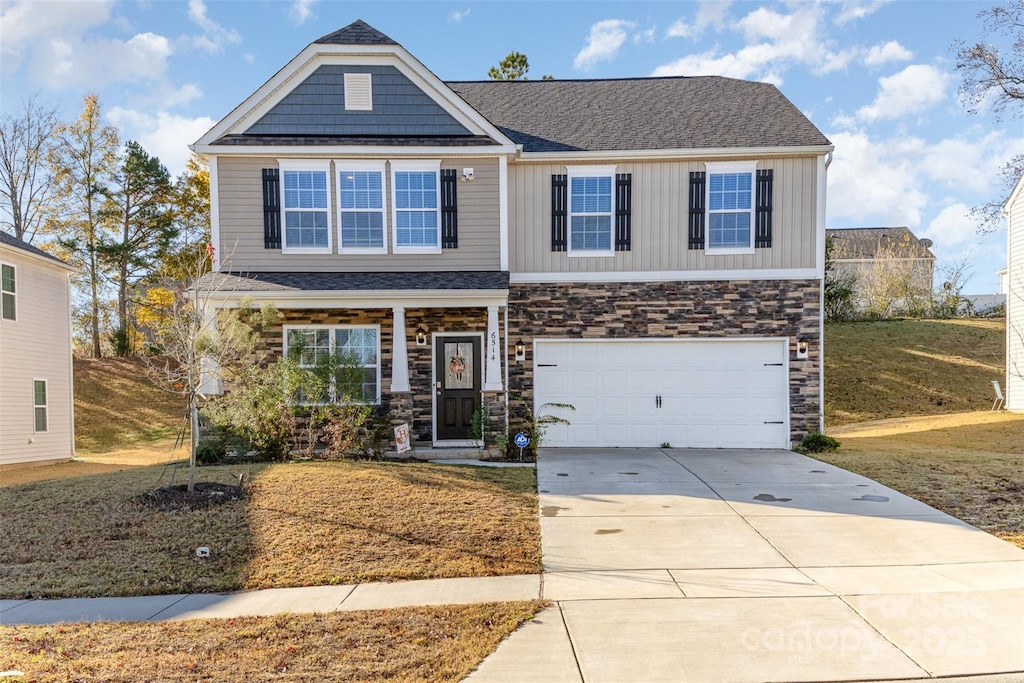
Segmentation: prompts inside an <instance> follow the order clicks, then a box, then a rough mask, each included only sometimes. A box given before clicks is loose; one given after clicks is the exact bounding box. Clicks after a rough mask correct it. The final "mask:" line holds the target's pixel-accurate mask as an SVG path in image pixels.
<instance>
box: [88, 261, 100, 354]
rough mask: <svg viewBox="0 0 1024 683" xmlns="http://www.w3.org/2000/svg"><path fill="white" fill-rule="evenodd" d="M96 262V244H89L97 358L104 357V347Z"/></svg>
mask: <svg viewBox="0 0 1024 683" xmlns="http://www.w3.org/2000/svg"><path fill="white" fill-rule="evenodd" d="M97 268H98V266H97V264H96V245H95V244H90V246H89V284H90V285H92V355H93V356H95V357H96V358H102V357H103V349H101V348H100V293H99V287H98V284H97V280H99V272H98V271H97Z"/></svg>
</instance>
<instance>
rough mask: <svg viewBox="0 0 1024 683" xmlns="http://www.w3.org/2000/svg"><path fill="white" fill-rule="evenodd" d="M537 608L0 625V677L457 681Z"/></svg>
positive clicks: (524, 605) (505, 606)
mask: <svg viewBox="0 0 1024 683" xmlns="http://www.w3.org/2000/svg"><path fill="white" fill-rule="evenodd" d="M541 607H543V603H541V602H511V603H489V604H477V605H457V606H445V607H414V608H405V609H392V610H386V611H384V610H382V611H373V612H333V613H329V614H320V615H281V616H275V617H250V618H244V619H243V618H240V619H201V620H193V621H178V622H165V623H131V624H123V623H109V622H107V623H98V624H88V623H86V624H58V625H54V626H0V642H2V643H3V645H2V646H0V670H17V671H22V672H24V674H25V678H24V679H22V678H21V677H17V679H16V680H32V681H69V680H76V681H78V680H102V681H142V680H144V681H182V680H192V681H196V680H203V681H206V680H211V681H212V680H215V681H225V682H228V683H232V682H237V683H241V682H247V681H262V680H270V679H273V680H332V681H371V680H393V681H458V680H461V679H462V678H463V677H464V676H465V675H466V674H468V673H469V672H470V671H472V670H473V669H474V668H475V667H476V666H477V664H478V663H479V662H480V661H481V660H482V659H483V658H484V657H485V656H487V655H488V654H489V653H490V652H491V651H493V650H494V648H496V647H497V646H498V643H500V642H501V640H502V639H503V638H505V637H506V636H507V635H508V634H510V633H511V632H512V631H514V630H515V629H516V628H517V627H518V626H519V625H520V624H522V623H523V622H524V621H526V620H528V619H530V618H531V617H532V616H533V615H534V614H535V613H536V612H537V611H538V610H539V609H540V608H541Z"/></svg>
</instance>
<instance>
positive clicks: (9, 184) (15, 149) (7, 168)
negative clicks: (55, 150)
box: [0, 96, 58, 242]
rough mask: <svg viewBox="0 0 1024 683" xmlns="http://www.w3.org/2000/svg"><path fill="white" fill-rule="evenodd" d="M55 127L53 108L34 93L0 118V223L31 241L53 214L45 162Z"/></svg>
mask: <svg viewBox="0 0 1024 683" xmlns="http://www.w3.org/2000/svg"><path fill="white" fill-rule="evenodd" d="M57 126H58V119H57V111H56V109H54V108H52V107H49V106H46V105H43V104H41V103H40V102H39V101H38V100H37V99H36V96H33V97H31V98H29V99H28V100H26V101H24V102H22V105H21V110H20V111H19V112H17V113H12V114H4V115H3V117H2V118H0V211H2V214H3V219H2V222H0V225H3V226H4V227H5V228H8V229H9V230H10V231H11V232H13V233H14V236H15V237H17V238H18V239H20V240H25V241H26V242H31V241H32V239H33V238H34V237H35V235H36V233H37V232H39V230H40V229H41V228H42V227H43V226H44V225H45V224H46V222H47V221H48V220H51V219H52V218H53V216H54V214H55V213H56V210H57V207H56V204H57V194H56V192H54V187H53V184H52V183H51V182H50V172H49V166H48V165H47V163H46V159H47V156H48V154H49V153H50V149H51V147H52V145H53V141H54V137H55V135H56V130H57Z"/></svg>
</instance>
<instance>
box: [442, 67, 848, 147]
mask: <svg viewBox="0 0 1024 683" xmlns="http://www.w3.org/2000/svg"><path fill="white" fill-rule="evenodd" d="M447 85H448V86H449V87H450V88H451V89H452V90H454V91H455V92H456V93H458V94H459V95H460V96H461V97H462V98H463V99H464V100H466V102H468V103H469V104H470V105H471V106H472V107H473V108H475V109H476V110H477V111H478V112H480V113H481V114H482V115H483V116H484V117H485V118H486V119H488V120H489V121H490V122H491V123H493V124H494V125H495V126H497V127H498V128H500V129H501V130H502V132H503V133H505V134H506V135H508V136H509V137H510V138H511V139H512V140H514V141H515V142H516V143H518V144H522V145H523V149H524V151H527V152H571V151H602V150H640V149H705V148H716V147H719V148H729V147H780V146H808V145H828V144H831V143H829V141H828V139H827V138H826V137H825V136H824V135H822V133H821V131H819V130H818V129H817V128H815V126H814V124H812V123H811V122H810V121H809V120H807V117H805V116H804V115H803V114H802V113H801V112H800V110H799V109H797V108H796V107H795V106H794V105H793V103H792V102H790V101H789V100H787V99H786V98H785V96H783V94H782V93H781V92H779V90H778V89H777V88H776V87H775V86H774V85H771V84H768V83H755V82H751V81H741V80H736V79H733V78H724V77H721V76H693V77H668V78H627V79H609V80H567V81H558V80H556V81H453V82H450V83H448V84H447Z"/></svg>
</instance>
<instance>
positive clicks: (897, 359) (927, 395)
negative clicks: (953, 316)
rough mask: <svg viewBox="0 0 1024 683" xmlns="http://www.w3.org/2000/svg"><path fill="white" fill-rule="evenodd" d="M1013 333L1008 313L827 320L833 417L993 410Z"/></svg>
mask: <svg viewBox="0 0 1024 683" xmlns="http://www.w3.org/2000/svg"><path fill="white" fill-rule="evenodd" d="M1005 332H1006V322H1005V320H1003V319H964V320H887V321H880V322H858V323H829V324H827V325H825V424H826V425H828V426H830V427H832V426H836V425H844V424H850V423H855V422H865V421H870V420H882V419H886V418H897V417H907V416H914V415H934V414H943V413H958V412H966V411H974V410H986V409H988V407H989V406H991V405H992V399H993V398H994V396H993V393H992V380H999V381H1000V383H1002V381H1003V377H1004V376H1005V374H1004V360H1003V358H1004V345H1005Z"/></svg>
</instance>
